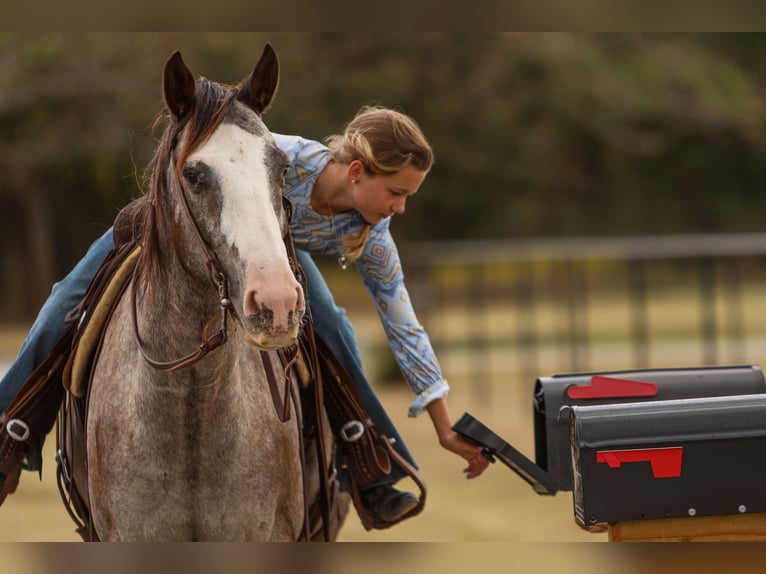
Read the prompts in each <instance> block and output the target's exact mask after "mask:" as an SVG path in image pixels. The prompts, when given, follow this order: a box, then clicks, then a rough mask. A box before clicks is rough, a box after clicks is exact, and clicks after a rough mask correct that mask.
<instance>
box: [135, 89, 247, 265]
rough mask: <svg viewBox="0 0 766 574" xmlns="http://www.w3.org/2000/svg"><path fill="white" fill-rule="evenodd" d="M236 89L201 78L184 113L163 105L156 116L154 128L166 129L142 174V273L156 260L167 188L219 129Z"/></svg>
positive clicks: (156, 261)
mask: <svg viewBox="0 0 766 574" xmlns="http://www.w3.org/2000/svg"><path fill="white" fill-rule="evenodd" d="M239 91H240V87H239V86H231V85H227V84H221V83H217V82H211V81H210V80H208V79H206V78H204V77H200V78H198V79H197V82H196V93H195V98H194V102H193V104H192V106H191V108H190V110H189V111H188V112H187V113H186V115H184V116H183V117H182V118H180V119H176V118H175V117H174V116H173V115H172V114H171V113H170V111H169V110H168V109H167V107H165V108H164V109H163V110H162V111H160V112H159V113H158V114H157V116H156V117H155V119H154V122H153V124H152V127H153V129H157V128H158V127H159V126H161V125H164V126H165V128H164V131H163V134H162V136H161V138H160V140H159V145H158V146H157V148H156V150H155V152H154V156H153V157H152V159H151V161H150V162H149V164H148V165H147V169H146V173H145V176H144V186H145V189H146V191H145V194H144V197H143V203H144V206H143V209H142V214H140V215H139V217H140V218H141V222H140V224H139V226H138V227H139V229H140V230H141V231H140V233H139V236H138V238H137V239H138V242H139V244H140V245H141V258H142V261H143V265H142V266H141V267H142V269H143V271H144V272H145V273H148V274H151V272H152V269H155V268H156V267H157V265H158V263H159V262H158V244H159V240H160V239H159V233H158V232H159V225H160V224H161V222H162V221H163V220H164V209H165V206H166V205H167V204H168V201H169V198H168V193H169V192H170V191H171V190H170V189H169V188H172V187H176V186H177V184H176V181H174V180H180V179H181V177H182V170H183V165H184V162H185V161H186V158H187V157H189V155H190V154H191V153H192V152H193V151H194V150H195V149H197V148H198V147H199V146H200V145H202V144H203V143H204V142H205V140H207V138H208V137H210V136H211V135H212V134H213V132H214V131H215V130H216V129H217V128H218V126H219V125H220V124H221V122H222V121H223V119H224V117H225V116H226V112H227V110H228V109H229V107H230V105H231V102H232V100H233V99H234V98H236V96H237V95H238V94H239ZM174 160H175V166H174V169H173V174H174V176H175V178H173V177H172V176H171V175H170V173H171V172H170V167H171V162H172V161H174ZM179 191H180V190H179Z"/></svg>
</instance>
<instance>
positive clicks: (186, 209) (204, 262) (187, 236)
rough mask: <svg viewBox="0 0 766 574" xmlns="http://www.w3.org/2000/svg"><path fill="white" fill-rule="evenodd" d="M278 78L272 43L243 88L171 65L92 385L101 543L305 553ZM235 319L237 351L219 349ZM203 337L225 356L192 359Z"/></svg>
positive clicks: (91, 440)
mask: <svg viewBox="0 0 766 574" xmlns="http://www.w3.org/2000/svg"><path fill="white" fill-rule="evenodd" d="M278 78H279V65H278V60H277V56H276V54H275V52H274V51H273V49H272V48H271V46H269V45H268V44H267V45H266V47H265V49H264V51H263V54H262V55H261V58H260V60H259V62H258V64H257V65H256V67H255V69H254V71H253V73H252V74H251V75H250V76H249V77H248V78H247V79H245V80H243V82H242V83H241V84H240V85H239V86H236V87H235V86H226V85H222V84H218V83H214V82H211V81H209V80H207V79H205V78H199V79H198V80H196V81H195V80H194V78H193V76H192V74H191V73H190V72H189V70H188V69H187V67H186V66H185V64H184V63H183V61H182V59H181V56H180V54H179V53H178V52H176V53H175V54H173V55H172V56H171V57H170V58H169V59H168V61H167V63H166V65H165V69H164V85H163V87H164V99H165V103H166V107H167V111H168V112H169V115H167V117H166V119H167V120H168V127H167V128H166V130H165V133H164V135H163V136H162V139H161V141H160V143H159V146H158V149H157V152H156V155H155V157H154V159H153V165H152V166H151V167H152V170H153V171H152V173H151V181H150V186H149V189H148V190H147V193H146V196H145V199H146V200H147V202H148V203H150V204H151V208H149V209H147V210H146V211H147V215H146V219H145V222H144V226H143V227H144V230H143V232H142V233H143V235H142V236H141V238H140V245H141V253H140V258H139V260H138V264H137V267H136V273H135V274H134V276H133V279H132V285H130V286H129V287H128V288H127V289H126V291H125V295H124V296H123V297H122V298H121V300H120V302H119V303H118V305H117V307H116V308H115V309H114V311H113V315H112V319H111V320H110V323H109V325H108V327H107V332H106V333H105V336H104V339H103V342H102V347H101V351H100V355H99V358H98V362H97V364H96V366H95V371H94V373H93V377H92V379H91V385H90V398H89V404H88V414H87V417H88V418H87V437H88V441H87V449H88V456H87V462H88V477H89V478H88V480H89V485H88V486H89V488H88V491H89V499H90V507H91V513H92V520H93V525H94V527H95V531H96V533H97V535H98V538H99V539H100V540H150V541H155V540H160V541H162V540H171V541H174V540H180V541H183V540H287V541H290V540H298V539H301V535H302V533H303V528H304V510H305V508H304V493H303V489H304V486H303V477H302V467H301V460H300V459H301V456H300V455H301V453H300V452H299V442H300V441H299V438H300V437H299V433H300V418H299V417H300V415H301V413H300V404H299V401H296V402H293V403H292V404H293V405H294V407H293V417H291V419H290V421H291V422H282V421H281V420H280V417H279V416H278V414H277V409H275V402H274V401H273V398H272V396H271V394H270V389H269V386H268V384H267V376H266V371H265V368H264V364H263V359H262V353H261V351H262V350H264V349H265V350H268V355H269V356H270V358H271V360H270V362H271V363H272V364H273V365H275V368H276V372H277V374H278V375H279V376H281V377H282V380H283V381H284V374H283V372H282V370H281V369H280V368H279V366H280V361H279V358H278V356H277V353H276V352H275V350H276V349H278V348H282V347H286V346H289V345H292V344H293V343H294V342H295V341H296V337H297V336H298V333H299V329H300V327H301V322H302V319H303V317H304V313H305V305H306V300H305V298H304V293H303V290H302V288H301V284H300V283H299V281H298V280H296V275H295V272H294V269H293V268H292V267H291V265H290V260H289V257H288V251H287V249H286V246H285V243H284V241H283V237H284V236H285V234H286V233H287V226H288V221H287V215H286V212H285V209H284V207H283V203H282V190H283V174H284V170H285V168H286V162H287V159H286V156H285V155H284V154H283V153H282V152H281V151H280V150H279V149H278V148H277V147H276V145H275V142H274V139H273V137H272V136H271V134H270V132H269V130H268V129H267V128H266V126H265V125H264V123H263V122H262V121H261V115H262V113H263V112H264V111H265V110H266V109H267V108H268V107H269V106H270V104H271V100H272V98H273V96H274V93H275V91H276V88H277V84H278ZM227 317H228V318H229V321H228V324H229V325H228V326H229V328H228V336H226V337H223V339H222V337H221V333H219V334H218V335H214V336H210V335H209V334H208V331H210V332H211V333H212V332H215V330H216V328H217V325H218V323H219V322H220V323H224V327H225V323H226V321H227ZM203 333H204V334H203ZM224 335H225V332H224ZM201 338H204V339H208V340H209V341H213V340H214V339H215V343H216V345H217V344H219V343H221V344H220V346H217V348H215V350H213V351H212V352H210V353H209V354H204V356H201V355H202V353H197V354H194V353H190V350H191V351H193V350H194V349H197V348H198V347H200V348H202V347H204V346H206V345H200V339H201ZM210 346H213V345H212V343H211V345H210ZM187 356H191V357H192V358H190V359H189V360H185V361H184V360H179V361H176V363H177V364H175V365H174V368H168V369H158V368H155V367H156V365H153V364H152V363H162V362H166V364H167V365H171V364H173V361H174V360H176V359H178V358H179V357H187ZM175 367H177V368H175ZM293 378H294V376H293ZM293 384H294V382H293ZM280 388H283V392H284V393H285V394H283V399H284V401H289V400H290V397H289V396H287V394H288V393H287V387H286V386H285V385H281V387H280ZM295 419H298V421H297V424H296V420H295ZM316 458H317V457H316V455H315V456H314V457H313V461H309V462H307V464H309V463H311V462H313V463H314V464H316ZM327 458H328V459H329V458H330V455H327ZM328 462H329V460H328V461H326V462H325V464H327V463H328ZM306 474H307V475H314V474H315V473H314V472H313V471H310V470H306ZM308 478H309V482H312V481H311V479H310V476H309V477H308ZM318 481H319V479H318V478H317V479H315V480H314V481H313V483H312V484H311V485H310V489H311V490H314V491H315V490H317V489H318V488H319V487H318V486H317V484H316V483H317V482H318ZM336 532H337V530H336ZM333 536H334V534H333Z"/></svg>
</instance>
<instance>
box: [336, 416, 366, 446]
mask: <svg viewBox="0 0 766 574" xmlns="http://www.w3.org/2000/svg"><path fill="white" fill-rule="evenodd" d="M362 435H364V425H363V424H362V423H360V422H359V421H357V420H353V421H348V422H347V423H346V424H344V425H343V426H342V427H340V438H342V439H343V440H345V441H346V442H356V441H358V440H359V439H360V438H362Z"/></svg>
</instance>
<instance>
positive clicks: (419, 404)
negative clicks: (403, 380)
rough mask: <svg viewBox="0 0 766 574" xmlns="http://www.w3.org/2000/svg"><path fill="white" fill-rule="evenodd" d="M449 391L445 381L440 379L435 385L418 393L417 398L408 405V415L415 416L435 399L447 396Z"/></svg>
mask: <svg viewBox="0 0 766 574" xmlns="http://www.w3.org/2000/svg"><path fill="white" fill-rule="evenodd" d="M447 393H449V385H448V384H447V381H445V380H444V379H442V380H441V381H439V382H438V383H436V384H435V385H433V386H431V387H428V388H427V389H426V390H425V391H423V392H422V393H420V394H419V395H418V396H417V398H416V399H415V400H414V401H413V403H412V404H411V405H410V410H409V411H408V412H407V416H408V417H413V418H414V417H416V416H418V415H420V414H422V413H423V411H424V410H426V407H427V406H428V405H429V404H430V403H431V402H433V401H435V400H436V399H441V398H443V397H446V396H447Z"/></svg>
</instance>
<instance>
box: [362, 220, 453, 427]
mask: <svg viewBox="0 0 766 574" xmlns="http://www.w3.org/2000/svg"><path fill="white" fill-rule="evenodd" d="M388 225H389V220H384V221H382V222H381V223H379V224H377V225H375V226H373V227H372V229H371V230H370V237H369V239H368V241H367V244H366V245H365V248H364V251H363V252H362V255H361V256H360V257H359V259H358V260H357V262H356V265H357V268H358V269H359V272H360V274H361V276H362V280H363V281H364V284H365V286H366V287H367V290H368V291H369V293H370V295H371V297H372V299H373V301H374V302H375V307H376V309H377V311H378V315H379V316H380V320H381V322H382V324H383V329H384V330H385V332H386V335H387V336H388V341H389V344H390V346H391V350H392V351H393V353H394V357H395V358H396V362H397V364H398V365H399V368H400V369H401V371H402V375H403V376H404V380H405V382H406V383H407V384H408V385H409V387H410V388H411V389H412V390H413V392H414V393H415V394H416V395H417V397H416V399H415V401H414V402H413V403H412V405H411V406H410V409H409V412H408V415H409V416H411V417H415V416H418V415H419V414H420V413H422V412H423V410H424V409H425V407H426V406H427V405H428V404H429V403H430V402H431V401H433V400H436V399H438V398H441V397H444V396H446V395H447V393H448V392H449V385H448V384H447V381H446V380H444V379H443V378H442V374H441V368H440V367H439V361H438V360H437V358H436V355H435V353H434V350H433V348H432V346H431V342H430V340H429V338H428V334H427V333H426V331H425V329H424V328H423V326H422V325H421V324H420V323H419V322H418V319H417V317H416V316H415V311H414V309H413V307H412V303H411V302H410V296H409V293H408V292H407V287H406V286H405V284H404V273H403V272H402V266H401V261H400V259H399V252H398V250H397V248H396V244H395V243H394V241H393V238H392V237H391V233H390V231H389V227H388Z"/></svg>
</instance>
